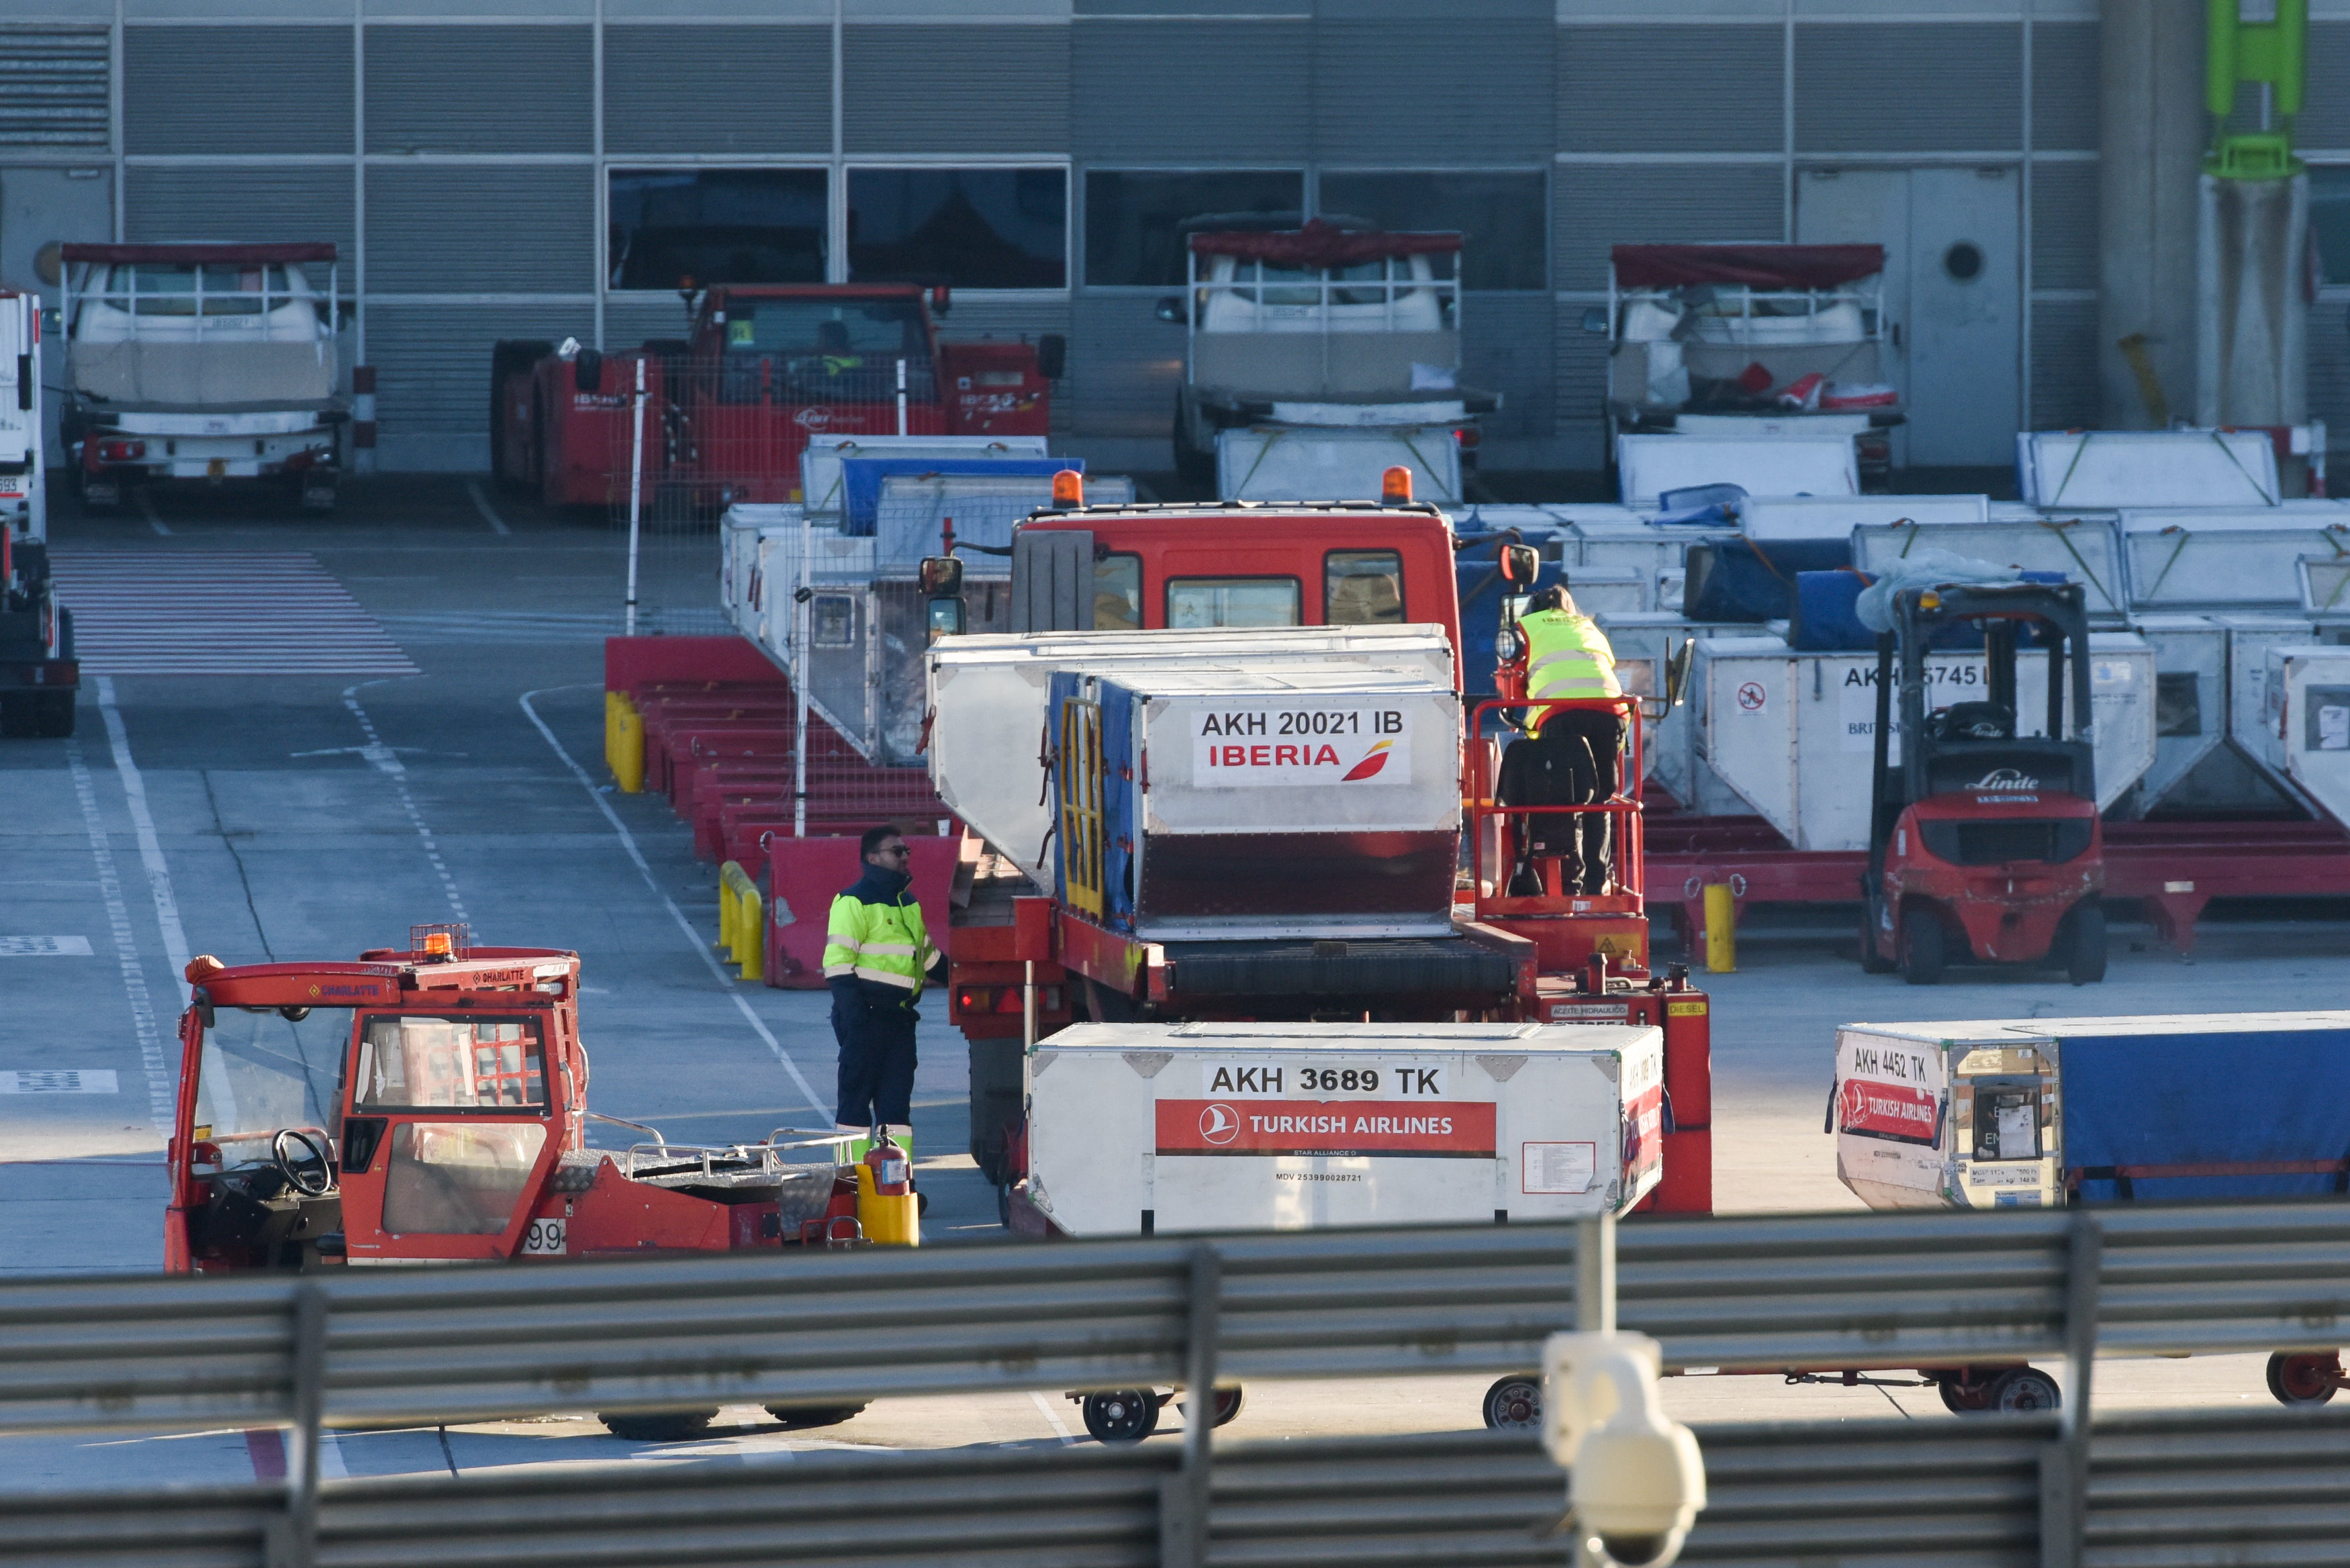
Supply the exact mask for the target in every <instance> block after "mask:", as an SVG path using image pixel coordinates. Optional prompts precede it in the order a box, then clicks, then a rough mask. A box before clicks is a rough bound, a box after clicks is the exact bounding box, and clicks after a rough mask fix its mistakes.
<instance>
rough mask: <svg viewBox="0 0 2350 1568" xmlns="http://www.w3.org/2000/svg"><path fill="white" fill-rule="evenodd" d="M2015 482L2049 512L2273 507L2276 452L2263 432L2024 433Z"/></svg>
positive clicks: (2017, 449)
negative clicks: (2137, 508) (2190, 507)
mask: <svg viewBox="0 0 2350 1568" xmlns="http://www.w3.org/2000/svg"><path fill="white" fill-rule="evenodd" d="M2015 472H2016V480H2017V483H2018V485H2019V488H2020V489H2021V491H2022V496H2023V500H2024V503H2025V504H2027V505H2031V506H2038V507H2042V508H2044V509H2046V510H2048V511H2051V512H2056V511H2070V512H2074V513H2079V512H2083V511H2089V512H2100V511H2102V512H2111V511H2114V510H2116V509H2117V508H2120V507H2124V506H2274V505H2275V504H2277V502H2278V499H2279V497H2280V492H2279V490H2278V488H2277V465H2276V447H2275V446H2274V445H2273V444H2272V442H2271V441H2270V440H2269V438H2268V434H2267V432H2266V431H2020V432H2018V434H2017V435H2016V438H2015Z"/></svg>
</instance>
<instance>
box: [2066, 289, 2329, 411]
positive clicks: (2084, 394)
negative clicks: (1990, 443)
mask: <svg viewBox="0 0 2350 1568" xmlns="http://www.w3.org/2000/svg"><path fill="white" fill-rule="evenodd" d="M2311 368H2312V370H2313V372H2314V369H2315V362H2314V356H2313V358H2312V366H2311ZM2313 383H2314V375H2313ZM2031 418H2032V428H2033V429H2034V430H2043V431H2047V430H2059V431H2061V430H2095V429H2096V428H2097V426H2098V425H2099V424H2100V423H2101V422H2102V421H2100V420H2099V418H2098V416H2097V302H2096V301H2095V300H2094V299H2065V300H2046V299H2043V300H2035V301H2033V306H2032V415H2031Z"/></svg>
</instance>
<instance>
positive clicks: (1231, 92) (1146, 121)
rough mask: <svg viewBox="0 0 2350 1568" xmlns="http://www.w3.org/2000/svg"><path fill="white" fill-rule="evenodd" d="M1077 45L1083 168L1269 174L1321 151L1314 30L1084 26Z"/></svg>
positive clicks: (1288, 25) (1109, 22) (1073, 128)
mask: <svg viewBox="0 0 2350 1568" xmlns="http://www.w3.org/2000/svg"><path fill="white" fill-rule="evenodd" d="M1169 8H1170V9H1172V7H1169ZM1274 8H1275V7H1271V6H1268V7H1267V9H1274ZM1070 33H1071V37H1070V72H1071V84H1070V86H1071V92H1070V112H1069V138H1070V144H1071V146H1072V147H1074V148H1075V149H1076V150H1077V152H1078V155H1079V156H1081V157H1083V158H1086V159H1089V160H1091V161H1097V162H1120V161H1132V162H1142V163H1178V164H1180V163H1184V162H1188V161H1199V160H1209V161H1216V162H1245V163H1254V164H1260V165H1261V164H1267V163H1274V164H1278V163H1284V162H1290V161H1299V160H1302V159H1304V158H1305V157H1306V155H1307V154H1308V152H1309V151H1310V150H1311V148H1312V145H1313V140H1314V102H1313V80H1314V29H1313V26H1311V25H1310V24H1309V23H1306V22H1305V21H1302V20H1301V21H1286V20H1284V21H1256V20H1243V21H1223V20H1219V19H1215V18H1203V19H1201V20H1198V21H1191V20H1183V21H1173V20H1166V19H1158V18H1153V19H1149V20H1135V21H1128V20H1123V19H1109V18H1089V17H1080V18H1079V19H1078V20H1077V22H1076V24H1075V26H1072V27H1071V29H1070ZM1390 96H1392V95H1390Z"/></svg>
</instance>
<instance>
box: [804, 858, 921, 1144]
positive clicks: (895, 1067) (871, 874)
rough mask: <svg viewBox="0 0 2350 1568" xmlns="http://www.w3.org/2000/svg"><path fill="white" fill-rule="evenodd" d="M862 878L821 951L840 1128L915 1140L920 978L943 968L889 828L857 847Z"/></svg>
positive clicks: (836, 908) (835, 910) (837, 906)
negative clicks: (877, 1130)
mask: <svg viewBox="0 0 2350 1568" xmlns="http://www.w3.org/2000/svg"><path fill="white" fill-rule="evenodd" d="M858 853H859V855H860V856H861V857H862V858H863V859H864V862H865V874H864V875H863V876H862V877H858V880H857V885H856V886H855V887H853V888H849V889H847V891H846V892H844V893H842V894H841V895H840V896H839V897H838V898H835V899H833V901H832V916H831V919H830V921H829V923H828V925H827V931H826V938H825V947H824V979H825V984H826V985H827V987H828V988H829V989H830V990H831V992H832V1033H833V1037H834V1038H835V1039H836V1040H837V1041H838V1042H839V1043H840V1078H839V1100H838V1104H837V1107H836V1109H835V1111H834V1115H833V1123H834V1125H835V1126H836V1127H838V1128H839V1129H840V1130H842V1131H844V1132H860V1133H861V1132H869V1131H871V1130H872V1129H873V1127H876V1126H878V1125H886V1126H887V1127H889V1130H890V1131H891V1132H893V1133H896V1134H898V1135H899V1137H910V1136H911V1135H912V1133H913V1130H914V1128H913V1114H914V1113H913V1108H912V1104H911V1102H912V1100H913V1096H914V1025H915V1024H916V1023H919V1022H920V1019H921V1014H920V1013H919V1012H915V1011H914V1004H915V1002H917V1001H918V1000H920V997H921V994H922V977H923V975H924V974H925V973H926V972H927V971H931V970H932V969H942V968H943V966H944V964H945V962H946V959H945V955H943V954H942V953H941V952H940V951H939V950H937V949H936V948H934V947H932V946H931V936H930V932H929V930H928V929H926V928H925V927H924V926H923V924H922V907H921V905H920V904H919V903H918V902H916V901H915V898H914V895H913V894H912V893H911V892H910V891H909V888H910V885H911V883H912V881H913V878H912V877H911V876H910V874H909V872H910V856H911V852H910V850H909V849H908V848H907V847H906V837H905V835H904V834H902V833H900V832H899V831H898V829H897V828H896V827H895V826H891V825H889V824H886V823H885V824H883V825H882V826H879V827H870V828H868V829H866V831H865V836H863V837H862V838H861V839H859V840H858Z"/></svg>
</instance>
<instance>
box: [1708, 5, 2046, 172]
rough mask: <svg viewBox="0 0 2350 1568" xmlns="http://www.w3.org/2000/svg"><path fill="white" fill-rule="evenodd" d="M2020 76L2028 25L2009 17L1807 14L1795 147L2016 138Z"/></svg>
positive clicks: (1798, 52)
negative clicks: (1903, 18) (1892, 19)
mask: <svg viewBox="0 0 2350 1568" xmlns="http://www.w3.org/2000/svg"><path fill="white" fill-rule="evenodd" d="M2022 78H2023V31H2022V26H2020V25H2019V24H2016V23H2012V22H1905V23H1877V22H1807V23H1802V24H1799V25H1798V26H1796V28H1795V147H1796V150H1797V151H1804V152H1913V151H1914V152H1958V151H1969V152H1973V151H1991V150H1999V149H2009V148H2015V147H2020V146H2021V145H2022V137H2023V122H2022V112H2023V105H2022V90H2023V80H2022ZM1682 111H1683V112H1686V111H1687V110H1686V108H1684V109H1683V110H1682ZM1663 112H1672V110H1670V109H1666V110H1663Z"/></svg>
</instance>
